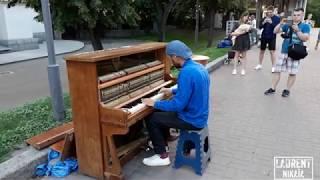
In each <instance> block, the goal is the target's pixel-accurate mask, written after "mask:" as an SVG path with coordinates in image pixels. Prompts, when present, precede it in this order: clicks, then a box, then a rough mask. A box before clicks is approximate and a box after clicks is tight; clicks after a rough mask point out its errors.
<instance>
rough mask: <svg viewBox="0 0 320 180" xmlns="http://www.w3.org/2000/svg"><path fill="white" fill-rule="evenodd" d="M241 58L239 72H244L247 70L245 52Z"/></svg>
mask: <svg viewBox="0 0 320 180" xmlns="http://www.w3.org/2000/svg"><path fill="white" fill-rule="evenodd" d="M241 54H242V58H241V67H242V70H241V71H243V70H244V71H246V68H247V51H243V52H242V53H241Z"/></svg>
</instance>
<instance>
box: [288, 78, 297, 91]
mask: <svg viewBox="0 0 320 180" xmlns="http://www.w3.org/2000/svg"><path fill="white" fill-rule="evenodd" d="M295 82H296V75H294V74H289V77H288V81H287V89H288V90H289V91H290V89H291V88H292V86H293V85H294V83H295Z"/></svg>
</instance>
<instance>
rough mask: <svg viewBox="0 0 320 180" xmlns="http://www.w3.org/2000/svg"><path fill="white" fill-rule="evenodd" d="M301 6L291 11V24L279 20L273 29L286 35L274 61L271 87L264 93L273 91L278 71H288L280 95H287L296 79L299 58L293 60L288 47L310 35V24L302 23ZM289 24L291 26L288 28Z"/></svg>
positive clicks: (305, 39) (302, 11) (277, 80)
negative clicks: (289, 35)
mask: <svg viewBox="0 0 320 180" xmlns="http://www.w3.org/2000/svg"><path fill="white" fill-rule="evenodd" d="M303 13H304V9H303V8H297V9H295V10H294V12H293V15H292V16H293V17H292V19H293V23H292V25H289V24H285V23H284V22H281V24H279V25H277V27H276V28H275V29H274V32H275V33H279V32H284V33H285V34H286V35H284V36H283V37H284V38H285V39H284V40H283V43H282V49H281V55H280V56H279V59H278V60H277V63H276V69H275V73H273V75H272V76H273V77H272V87H271V88H270V89H268V90H267V91H265V93H264V94H265V95H270V94H273V93H275V91H276V88H277V85H278V83H279V81H280V73H281V72H286V71H288V73H289V77H288V81H287V89H284V90H283V91H282V97H288V96H289V95H290V90H291V88H292V86H293V84H294V82H295V80H296V75H297V73H298V70H299V65H300V60H293V59H292V58H291V57H288V49H289V46H290V45H292V44H303V42H306V41H308V40H309V35H310V26H309V25H308V24H305V23H303V22H302V21H303ZM290 26H291V28H290ZM290 31H293V32H292V37H288V35H287V34H291V33H290ZM291 38H292V43H291V44H290V39H291Z"/></svg>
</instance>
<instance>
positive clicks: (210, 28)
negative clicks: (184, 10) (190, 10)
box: [207, 8, 215, 48]
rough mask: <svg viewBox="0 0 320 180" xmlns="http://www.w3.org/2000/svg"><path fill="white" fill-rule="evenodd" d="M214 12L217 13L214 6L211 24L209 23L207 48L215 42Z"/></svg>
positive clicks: (211, 13)
mask: <svg viewBox="0 0 320 180" xmlns="http://www.w3.org/2000/svg"><path fill="white" fill-rule="evenodd" d="M214 14H215V10H214V9H213V8H211V9H210V24H209V33H208V44H207V48H210V47H211V46H212V42H213V27H214Z"/></svg>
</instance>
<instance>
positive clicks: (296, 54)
mask: <svg viewBox="0 0 320 180" xmlns="http://www.w3.org/2000/svg"><path fill="white" fill-rule="evenodd" d="M292 34H293V29H292V27H290V43H289V44H290V45H289V49H288V56H289V57H290V58H291V59H292V60H294V61H298V60H301V59H304V58H305V57H307V55H308V52H307V47H306V46H304V45H303V44H292Z"/></svg>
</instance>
